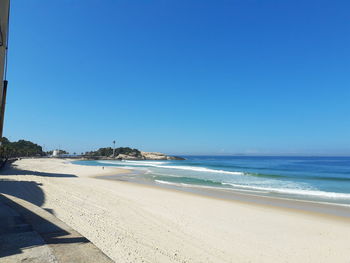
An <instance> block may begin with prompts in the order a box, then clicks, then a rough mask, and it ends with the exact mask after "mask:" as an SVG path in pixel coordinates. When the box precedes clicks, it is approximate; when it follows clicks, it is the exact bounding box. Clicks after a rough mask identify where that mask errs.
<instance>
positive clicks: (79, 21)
mask: <svg viewBox="0 0 350 263" xmlns="http://www.w3.org/2000/svg"><path fill="white" fill-rule="evenodd" d="M349 10H350V1H347V0H344V1H331V0H329V1H322V0H315V1H311V0H306V1H305V0H303V1H297V0H290V1H287V0H286V1H281V0H276V1H269V0H266V1H262V0H261V1H258V0H255V1H253V0H240V1H234V0H232V1H206V0H199V1H192V0H184V1H171V0H167V1H130V0H125V1H117V0H104V1H100V0H56V1H54V0H50V1H47V0H30V1H12V10H11V29H10V30H11V32H10V34H11V35H10V50H9V52H10V53H9V72H8V80H9V83H10V84H9V91H8V100H7V109H6V119H5V126H6V127H5V131H4V132H5V136H7V137H9V138H10V140H18V139H22V138H24V139H28V140H32V141H34V142H36V143H39V144H41V145H45V149H47V150H49V149H53V148H57V147H59V146H61V148H63V149H66V150H68V151H71V152H73V151H76V152H81V151H85V150H90V149H95V148H99V147H104V146H111V142H112V141H113V140H114V139H116V140H117V144H118V145H119V146H131V147H137V148H140V149H143V150H147V151H162V152H166V153H176V154H183V153H190V154H230V153H250V154H264V153H269V154H280V153H294V154H298V153H302V154H311V153H315V154H322V153H323V154H350V15H349Z"/></svg>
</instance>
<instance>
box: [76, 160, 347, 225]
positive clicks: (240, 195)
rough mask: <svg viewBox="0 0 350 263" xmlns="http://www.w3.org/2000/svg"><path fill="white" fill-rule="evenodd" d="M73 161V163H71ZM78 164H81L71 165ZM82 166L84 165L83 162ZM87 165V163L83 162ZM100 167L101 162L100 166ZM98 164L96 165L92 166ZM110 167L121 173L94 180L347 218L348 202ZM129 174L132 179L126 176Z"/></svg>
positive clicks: (135, 169)
mask: <svg viewBox="0 0 350 263" xmlns="http://www.w3.org/2000/svg"><path fill="white" fill-rule="evenodd" d="M72 164H74V162H72ZM74 165H81V164H74ZM83 166H84V165H83ZM86 166H89V165H86ZM101 166H102V165H101ZM95 167H99V166H95ZM108 167H114V168H116V169H120V170H123V171H124V172H122V173H117V174H115V173H113V172H111V173H110V174H105V175H96V176H93V177H94V178H97V179H102V180H112V181H119V182H128V183H133V184H137V185H144V186H148V187H155V188H160V189H165V190H170V191H171V190H175V191H180V192H183V193H189V194H194V195H199V196H204V197H208V198H214V199H218V200H225V201H233V202H236V201H237V202H243V203H253V204H257V205H266V206H271V207H276V208H282V209H292V210H296V211H300V212H310V213H317V214H321V215H328V216H336V217H341V218H345V219H346V220H347V219H349V220H350V204H349V205H348V204H341V203H330V202H322V201H314V200H302V199H293V198H287V197H277V196H267V195H259V194H253V193H247V192H245V191H240V190H237V189H229V188H228V189H223V188H215V187H202V186H196V185H191V186H190V187H186V186H176V185H170V184H169V185H168V184H162V183H158V182H156V181H152V180H147V179H146V178H140V177H138V176H139V175H141V174H144V172H143V171H142V170H140V169H138V168H128V169H125V168H120V167H117V166H108ZM131 176H132V178H130V177H131Z"/></svg>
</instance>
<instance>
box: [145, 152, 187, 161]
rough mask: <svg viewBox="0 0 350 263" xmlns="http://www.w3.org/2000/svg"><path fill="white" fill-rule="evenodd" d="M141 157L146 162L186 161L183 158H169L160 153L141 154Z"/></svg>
mask: <svg viewBox="0 0 350 263" xmlns="http://www.w3.org/2000/svg"><path fill="white" fill-rule="evenodd" d="M141 155H142V157H143V159H144V160H185V159H184V158H182V157H177V156H168V155H166V154H164V153H158V152H141Z"/></svg>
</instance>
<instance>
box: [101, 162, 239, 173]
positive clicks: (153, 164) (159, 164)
mask: <svg viewBox="0 0 350 263" xmlns="http://www.w3.org/2000/svg"><path fill="white" fill-rule="evenodd" d="M98 162H99V163H108V164H119V165H123V164H124V163H126V164H127V165H134V166H150V167H156V168H164V169H176V170H186V171H194V172H204V173H219V174H232V175H244V173H243V172H235V171H225V170H215V169H209V168H205V167H196V166H175V165H163V164H165V163H166V162H157V161H103V160H102V161H98Z"/></svg>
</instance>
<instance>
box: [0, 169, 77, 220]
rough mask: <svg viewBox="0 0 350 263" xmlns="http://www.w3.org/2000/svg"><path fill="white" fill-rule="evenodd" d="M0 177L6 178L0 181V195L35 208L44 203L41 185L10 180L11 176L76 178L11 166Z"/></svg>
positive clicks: (69, 175)
mask: <svg viewBox="0 0 350 263" xmlns="http://www.w3.org/2000/svg"><path fill="white" fill-rule="evenodd" d="M0 175H1V176H3V177H5V178H6V179H0V194H1V193H3V194H8V195H11V196H15V197H18V198H20V199H23V200H25V201H28V202H30V203H32V204H34V205H37V206H42V205H43V203H44V201H45V194H44V192H43V191H42V189H41V188H40V186H41V184H39V183H37V182H34V181H18V180H12V179H11V177H12V176H15V175H31V176H42V177H56V178H64V177H67V178H69V177H70V178H72V177H77V176H76V175H74V174H58V173H44V172H37V171H30V170H21V169H17V168H16V167H15V165H13V164H12V165H11V166H8V167H5V168H4V169H3V170H2V171H0ZM50 212H51V213H53V212H54V211H53V210H51V211H50Z"/></svg>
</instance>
